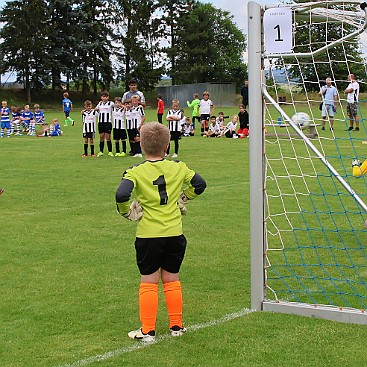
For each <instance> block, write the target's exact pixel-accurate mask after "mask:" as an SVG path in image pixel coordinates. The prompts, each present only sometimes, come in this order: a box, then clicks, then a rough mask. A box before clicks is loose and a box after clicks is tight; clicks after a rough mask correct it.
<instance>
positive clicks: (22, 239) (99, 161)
mask: <svg viewBox="0 0 367 367" xmlns="http://www.w3.org/2000/svg"><path fill="white" fill-rule="evenodd" d="M224 112H225V114H229V115H232V114H234V113H236V112H237V109H225V108H224ZM154 114H155V111H154V110H148V111H147V115H148V120H151V119H155V118H154ZM74 116H77V112H75V113H74ZM52 117H58V118H59V119H60V121H63V119H62V114H61V113H58V112H55V113H51V112H49V113H47V115H46V118H47V119H48V120H50V119H51V118H52ZM76 121H77V123H76V126H74V127H71V126H69V127H65V128H63V130H64V135H63V136H62V137H58V138H36V137H27V136H22V137H11V138H10V139H5V138H4V139H1V140H0V166H1V171H0V172H1V175H0V187H4V188H5V190H6V191H5V193H4V195H3V196H1V197H0V210H1V237H0V238H1V239H0V273H1V277H0V361H1V363H0V365H1V366H3V367H29V366H37V367H44V366H47V367H49V366H50V367H66V366H73V367H74V366H75V367H76V366H95V367H97V366H116V367H118V366H134V365H136V366H152V367H155V366H157V367H158V366H172V367H173V366H178V365H181V366H203V367H206V366H208V367H213V366H218V367H220V366H305V365H313V366H333V367H335V366H362V365H364V364H365V362H366V360H367V353H366V352H365V351H364V348H363V346H362V341H363V340H364V339H366V338H367V328H366V327H364V326H359V325H347V324H341V323H335V322H329V321H325V320H316V319H309V318H303V317H296V316H288V315H279V314H271V313H261V312H248V311H247V309H248V308H250V260H249V257H250V253H249V233H250V224H249V157H248V146H249V140H248V139H237V140H234V139H231V140H229V139H224V138H223V139H202V138H200V136H195V137H193V138H187V139H182V140H181V141H180V151H179V159H181V160H183V161H185V162H186V163H187V164H188V165H189V167H191V168H192V169H194V170H195V171H197V172H198V173H200V174H201V175H202V176H203V177H204V178H205V179H206V181H207V190H206V191H205V193H204V194H203V195H202V196H201V197H199V198H198V199H197V200H194V201H192V202H190V204H189V207H188V210H189V212H188V215H187V216H186V217H184V219H183V221H184V233H185V235H186V237H187V239H188V247H187V253H186V257H185V261H184V263H183V266H182V271H181V281H182V284H183V290H184V322H185V325H186V326H187V327H188V332H187V334H186V335H184V336H183V337H180V338H175V339H172V338H170V337H168V327H167V322H168V317H167V314H166V309H165V306H164V302H163V292H161V297H160V308H159V315H158V324H157V334H158V336H159V337H158V342H157V343H156V344H154V345H150V346H142V345H141V344H138V343H135V342H134V341H131V340H129V338H128V337H127V332H129V331H130V330H132V329H134V328H137V327H139V314H138V285H139V272H138V269H137V267H136V265H135V251H134V246H133V243H134V238H135V224H134V223H131V222H128V221H126V220H124V219H123V218H121V217H119V216H118V215H117V214H116V209H115V199H114V195H115V191H116V189H117V187H118V185H119V182H120V179H121V176H122V173H123V171H124V169H125V168H126V167H128V166H130V165H133V164H135V163H138V162H140V161H141V159H137V158H131V157H124V158H121V157H119V158H117V157H113V158H112V157H108V156H106V155H105V156H104V157H102V158H96V159H92V158H91V157H88V158H82V157H81V155H82V153H83V140H82V137H81V124H80V120H78V119H76ZM96 148H97V144H96ZM96 151H98V148H97V149H96ZM161 290H162V289H161Z"/></svg>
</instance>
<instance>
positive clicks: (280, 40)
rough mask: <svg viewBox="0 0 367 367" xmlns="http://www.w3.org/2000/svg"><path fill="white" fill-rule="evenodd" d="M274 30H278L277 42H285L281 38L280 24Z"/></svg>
mask: <svg viewBox="0 0 367 367" xmlns="http://www.w3.org/2000/svg"><path fill="white" fill-rule="evenodd" d="M274 29H276V30H277V31H278V32H277V33H278V37H277V38H276V39H275V42H282V41H284V40H283V38H280V25H279V24H278V25H276V26H275V27H274Z"/></svg>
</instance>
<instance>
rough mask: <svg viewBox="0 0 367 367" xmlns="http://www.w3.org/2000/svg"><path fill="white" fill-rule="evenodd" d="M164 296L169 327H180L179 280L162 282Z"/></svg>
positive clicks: (180, 289) (180, 299) (180, 296)
mask: <svg viewBox="0 0 367 367" xmlns="http://www.w3.org/2000/svg"><path fill="white" fill-rule="evenodd" d="M163 290H164V296H165V297H166V304H167V310H168V317H169V327H170V328H171V327H172V326H175V325H177V326H180V327H182V326H183V325H182V287H181V282H180V281H179V280H178V281H175V282H169V283H165V284H163Z"/></svg>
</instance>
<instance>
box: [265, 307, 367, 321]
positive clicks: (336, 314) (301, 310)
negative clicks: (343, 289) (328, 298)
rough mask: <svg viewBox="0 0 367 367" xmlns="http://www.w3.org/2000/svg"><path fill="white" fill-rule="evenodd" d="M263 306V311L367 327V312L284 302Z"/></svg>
mask: <svg viewBox="0 0 367 367" xmlns="http://www.w3.org/2000/svg"><path fill="white" fill-rule="evenodd" d="M262 306H263V307H262V309H263V311H270V312H277V313H285V314H291V315H298V316H306V317H311V318H318V319H325V320H331V321H338V322H345V323H352V324H360V325H367V312H366V311H365V310H358V309H350V308H339V307H332V306H324V305H310V304H306V303H295V302H284V301H278V302H276V301H264V302H263V304H262Z"/></svg>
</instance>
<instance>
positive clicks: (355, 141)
mask: <svg viewBox="0 0 367 367" xmlns="http://www.w3.org/2000/svg"><path fill="white" fill-rule="evenodd" d="M349 9H350V5H348V10H349ZM356 11H357V12H358V11H359V10H358V9H357V10H356ZM361 19H363V15H361ZM361 21H362V20H361ZM324 23H325V24H324ZM305 24H306V25H305ZM305 26H307V27H308V28H307V31H306V32H304V31H303V33H302V34H303V36H304V37H298V33H297V27H301V28H299V29H305V28H304V27H305ZM294 27H295V41H296V46H297V47H298V50H302V49H307V50H310V49H313V48H316V47H318V44H319V43H321V44H322V45H325V44H326V43H327V42H331V41H332V39H329V38H328V37H332V36H331V34H332V32H331V31H330V32H329V33H328V30H331V29H332V30H333V31H334V30H335V29H334V28H332V27H334V25H332V22H331V21H330V24H329V22H328V21H326V22H316V21H315V22H313V21H312V17H310V19H308V20H307V21H306V23H299V22H298V23H297V22H295V23H294ZM302 27H303V28H302ZM337 27H339V28H338V29H339V31H340V33H338V32H336V35H337V34H344V33H346V32H350V31H351V28H352V27H353V25H351V23H350V22H348V21H347V20H345V22H344V21H342V22H341V23H339V24H338V25H337ZM335 37H336V36H335ZM363 38H364V35H363V36H362V38H354V39H352V40H348V41H347V42H346V43H348V44H346V43H343V42H342V43H341V44H340V45H338V46H336V47H335V48H331V49H330V50H326V51H325V52H324V53H322V54H321V55H318V56H317V57H313V56H310V57H308V58H297V57H292V58H289V57H288V58H282V57H276V58H275V59H274V58H271V57H270V56H269V57H268V58H266V57H265V60H264V61H265V65H266V67H267V71H268V72H267V80H266V84H267V90H268V91H269V92H270V93H271V94H272V96H273V98H274V99H275V100H276V101H277V102H279V101H281V102H282V109H283V110H284V112H285V113H286V114H287V115H288V116H290V117H291V116H292V115H293V114H294V113H295V112H306V113H307V114H308V115H309V116H310V117H311V119H312V122H311V123H312V124H314V125H315V126H314V129H315V134H314V135H308V136H309V137H310V139H311V141H312V143H313V145H314V147H315V148H316V149H317V150H318V151H319V152H321V154H322V155H323V156H324V157H325V158H326V159H327V162H328V163H329V164H330V166H332V167H333V168H334V169H336V170H337V172H338V174H339V175H340V176H341V177H342V178H343V179H344V180H345V182H346V183H347V184H348V185H349V186H350V188H351V190H353V191H352V192H350V191H348V190H347V189H346V188H345V187H344V186H343V185H341V183H340V182H339V181H338V180H337V179H336V177H335V176H334V174H333V173H332V172H331V171H330V169H329V168H328V167H327V166H326V165H325V164H324V163H323V162H322V161H321V160H320V158H319V157H317V155H316V154H315V152H314V151H313V150H311V149H310V147H309V146H308V145H307V144H305V141H304V140H302V139H300V138H299V136H298V135H297V134H295V131H294V130H293V129H292V127H291V126H289V123H287V121H285V120H284V119H283V118H281V125H279V122H280V121H279V112H278V111H277V110H276V109H275V108H274V106H273V105H272V104H270V103H268V102H266V108H265V128H266V131H267V132H266V134H265V154H266V155H265V166H266V173H265V175H266V182H265V187H266V194H265V198H266V200H265V205H266V208H265V216H266V264H265V266H266V289H267V292H266V298H267V299H268V300H282V301H290V302H303V303H311V304H324V305H334V306H338V307H352V308H357V309H367V284H366V282H367V229H366V227H365V221H366V219H367V213H366V212H365V210H363V208H362V207H361V205H360V203H358V202H357V201H356V200H355V197H354V196H353V192H355V193H356V194H357V195H358V196H359V197H360V198H361V199H362V201H363V202H365V203H367V178H366V177H365V176H363V177H361V178H355V177H353V175H352V167H351V162H352V160H353V159H356V158H358V159H360V160H361V161H364V160H365V159H366V157H367V145H364V144H362V142H364V141H365V140H366V139H367V121H366V118H367V101H366V100H367V97H366V92H367V74H366V67H365V57H364V56H365V55H364V54H365V52H366V50H367V47H365V46H364V44H363ZM297 42H298V44H297ZM351 45H352V46H353V48H354V49H355V50H357V51H358V57H359V59H358V58H355V57H354V56H350V54H349V53H348V50H349V49H350V47H351ZM357 61H358V62H357ZM350 73H354V74H356V77H357V81H358V82H359V84H360V90H361V94H360V102H359V117H360V131H347V129H348V127H349V119H348V115H347V112H346V95H345V93H344V90H345V89H346V87H347V85H348V81H347V76H348V74H350ZM279 75H281V78H280V77H279ZM327 77H331V78H332V80H333V85H334V86H335V87H336V88H337V89H338V102H337V103H336V109H337V112H336V114H335V116H334V130H331V129H330V127H331V125H330V119H329V117H328V118H327V121H326V125H325V130H321V123H322V119H321V111H320V110H319V104H320V102H321V96H320V95H319V94H318V92H319V90H320V87H321V86H323V85H324V84H325V79H326V78H327ZM284 97H285V100H286V101H285V103H284ZM250 108H251V106H250ZM304 132H305V133H306V134H308V133H309V131H304Z"/></svg>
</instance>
